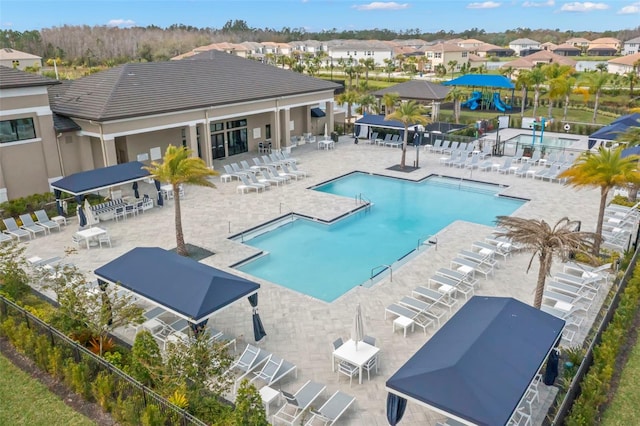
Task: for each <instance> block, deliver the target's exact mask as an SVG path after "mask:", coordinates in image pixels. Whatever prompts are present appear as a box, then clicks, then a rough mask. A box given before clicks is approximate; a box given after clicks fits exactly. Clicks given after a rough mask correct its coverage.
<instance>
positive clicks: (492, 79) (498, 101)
mask: <svg viewBox="0 0 640 426" xmlns="http://www.w3.org/2000/svg"><path fill="white" fill-rule="evenodd" d="M442 85H443V86H466V87H471V88H472V90H473V92H472V93H471V97H470V98H469V99H467V100H466V101H465V102H463V103H462V104H461V106H462V107H464V108H469V109H471V110H490V109H495V110H497V111H500V112H505V111H509V110H511V105H509V104H508V103H506V102H504V101H503V100H502V98H501V97H500V92H498V91H496V89H497V90H502V89H511V99H513V93H514V90H515V85H514V84H513V82H512V81H511V80H509V79H508V78H507V77H505V76H502V75H495V74H466V75H463V76H461V77H458V78H456V79H453V80H450V81H446V82H444V83H442ZM476 88H481V89H480V90H476Z"/></svg>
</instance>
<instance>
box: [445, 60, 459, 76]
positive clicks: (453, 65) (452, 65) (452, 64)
mask: <svg viewBox="0 0 640 426" xmlns="http://www.w3.org/2000/svg"><path fill="white" fill-rule="evenodd" d="M447 66H448V67H449V71H451V79H452V80H453V72H454V71H455V70H456V67H457V66H458V61H455V60H452V61H449V62H447Z"/></svg>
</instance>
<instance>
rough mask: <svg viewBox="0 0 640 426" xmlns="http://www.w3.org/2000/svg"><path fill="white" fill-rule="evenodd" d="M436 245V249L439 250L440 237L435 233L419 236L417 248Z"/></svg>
mask: <svg viewBox="0 0 640 426" xmlns="http://www.w3.org/2000/svg"><path fill="white" fill-rule="evenodd" d="M423 245H425V246H427V245H428V246H429V247H431V246H434V247H435V248H436V251H438V237H436V236H435V235H427V236H426V237H422V238H418V246H417V247H416V250H420V247H421V246H423Z"/></svg>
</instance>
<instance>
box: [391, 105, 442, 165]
mask: <svg viewBox="0 0 640 426" xmlns="http://www.w3.org/2000/svg"><path fill="white" fill-rule="evenodd" d="M425 114H426V111H425V109H424V107H423V106H422V105H420V104H419V103H417V102H416V101H408V102H402V103H401V104H400V106H398V108H396V110H395V111H394V112H392V113H391V114H387V115H386V116H385V117H384V119H385V120H397V121H399V122H401V123H402V124H403V125H404V137H403V139H402V158H401V159H400V168H401V169H404V166H405V161H406V156H407V138H408V137H409V125H412V124H427V123H429V122H430V121H431V120H429V119H428V118H427V117H426V116H425Z"/></svg>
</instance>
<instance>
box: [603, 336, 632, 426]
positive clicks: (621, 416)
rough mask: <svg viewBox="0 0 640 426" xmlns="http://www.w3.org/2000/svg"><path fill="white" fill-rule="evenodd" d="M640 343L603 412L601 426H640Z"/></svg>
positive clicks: (630, 357)
mask: <svg viewBox="0 0 640 426" xmlns="http://www.w3.org/2000/svg"><path fill="white" fill-rule="evenodd" d="M638 383H640V341H639V342H638V343H636V345H635V347H634V348H633V350H632V351H631V355H630V356H629V360H628V361H627V365H626V366H625V367H624V369H623V370H622V375H621V378H620V385H619V387H618V390H617V391H616V394H615V396H614V397H613V401H611V405H609V408H607V410H606V411H605V412H604V416H603V419H602V423H601V424H602V425H603V426H618V425H621V426H622V425H637V424H640V392H638Z"/></svg>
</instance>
